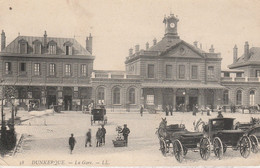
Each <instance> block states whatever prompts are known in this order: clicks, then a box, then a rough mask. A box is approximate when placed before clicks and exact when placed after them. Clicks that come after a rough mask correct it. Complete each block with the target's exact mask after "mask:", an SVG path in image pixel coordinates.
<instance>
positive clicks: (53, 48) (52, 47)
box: [48, 40, 57, 54]
mask: <svg viewBox="0 0 260 168" xmlns="http://www.w3.org/2000/svg"><path fill="white" fill-rule="evenodd" d="M48 46H49V47H48V49H49V54H56V51H57V43H56V42H55V41H53V40H52V41H50V42H49V44H48Z"/></svg>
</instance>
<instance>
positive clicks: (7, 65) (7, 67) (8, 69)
mask: <svg viewBox="0 0 260 168" xmlns="http://www.w3.org/2000/svg"><path fill="white" fill-rule="evenodd" d="M11 73H12V67H11V62H6V63H5V74H11Z"/></svg>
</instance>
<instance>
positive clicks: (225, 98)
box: [223, 90, 228, 104]
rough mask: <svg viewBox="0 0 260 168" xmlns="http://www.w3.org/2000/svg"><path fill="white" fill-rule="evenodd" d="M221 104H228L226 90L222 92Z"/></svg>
mask: <svg viewBox="0 0 260 168" xmlns="http://www.w3.org/2000/svg"><path fill="white" fill-rule="evenodd" d="M223 104H228V90H225V91H224V93H223Z"/></svg>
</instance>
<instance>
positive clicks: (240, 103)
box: [236, 90, 242, 105]
mask: <svg viewBox="0 0 260 168" xmlns="http://www.w3.org/2000/svg"><path fill="white" fill-rule="evenodd" d="M236 98H237V105H242V91H241V90H238V91H237V95H236Z"/></svg>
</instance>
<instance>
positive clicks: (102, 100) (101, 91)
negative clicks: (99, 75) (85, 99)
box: [97, 87, 105, 104]
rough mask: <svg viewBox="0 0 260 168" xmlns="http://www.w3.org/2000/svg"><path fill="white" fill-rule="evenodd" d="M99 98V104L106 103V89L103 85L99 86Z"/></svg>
mask: <svg viewBox="0 0 260 168" xmlns="http://www.w3.org/2000/svg"><path fill="white" fill-rule="evenodd" d="M97 98H98V104H102V103H103V104H105V89H104V88H103V87H100V88H98V91H97Z"/></svg>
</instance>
